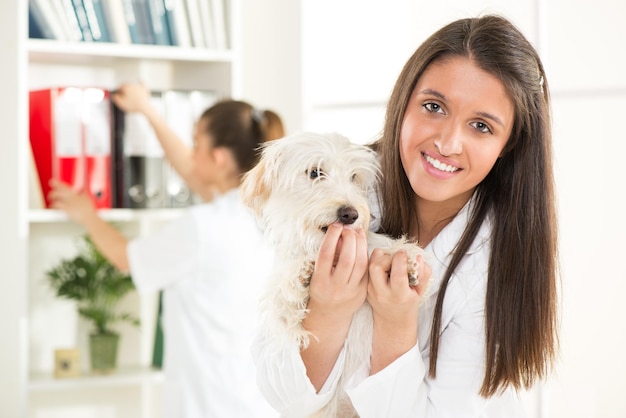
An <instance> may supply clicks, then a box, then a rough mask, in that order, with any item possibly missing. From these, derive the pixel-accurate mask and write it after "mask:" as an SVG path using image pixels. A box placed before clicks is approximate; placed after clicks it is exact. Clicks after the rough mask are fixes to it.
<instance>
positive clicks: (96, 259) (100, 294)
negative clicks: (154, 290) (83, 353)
mask: <svg viewBox="0 0 626 418" xmlns="http://www.w3.org/2000/svg"><path fill="white" fill-rule="evenodd" d="M46 276H47V278H48V281H49V284H50V286H51V287H52V288H53V289H54V290H55V291H56V295H57V296H58V297H60V298H64V299H71V300H74V301H76V302H77V305H78V313H79V314H80V315H81V316H82V317H83V318H86V319H87V320H89V321H91V322H92V324H93V332H92V333H91V334H90V336H89V352H90V360H91V369H92V371H94V372H99V373H107V372H110V371H113V370H115V368H116V367H117V347H118V345H119V334H118V333H117V332H115V331H114V330H113V328H112V325H114V324H116V323H118V322H122V321H127V322H130V323H132V324H134V325H138V324H139V320H138V319H137V318H135V317H134V316H133V315H131V314H129V313H119V312H117V310H116V306H117V304H118V302H119V301H120V300H121V299H122V297H124V296H125V295H126V294H127V293H128V292H130V291H131V290H133V289H134V284H133V282H132V280H131V277H130V276H129V275H128V274H125V273H122V272H120V271H119V270H117V269H116V268H115V267H114V266H113V265H112V264H111V263H110V262H109V261H108V260H107V259H106V258H104V256H103V255H102V254H101V253H100V252H99V251H98V250H97V248H96V247H95V246H94V244H93V242H92V241H91V240H90V239H89V238H88V237H87V236H85V237H83V242H82V245H81V248H80V252H79V254H78V255H77V256H76V257H74V258H73V259H63V260H61V262H60V263H59V264H58V265H57V266H56V267H54V268H52V269H51V270H49V271H47V272H46Z"/></svg>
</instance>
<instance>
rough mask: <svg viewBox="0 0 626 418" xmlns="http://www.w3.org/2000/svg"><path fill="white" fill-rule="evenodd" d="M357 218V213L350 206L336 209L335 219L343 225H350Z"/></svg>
mask: <svg viewBox="0 0 626 418" xmlns="http://www.w3.org/2000/svg"><path fill="white" fill-rule="evenodd" d="M358 218H359V212H357V211H356V209H354V208H353V207H352V206H342V207H340V208H339V209H337V219H338V220H339V222H341V223H342V224H344V225H351V224H353V223H354V222H355V221H356V220H357V219H358Z"/></svg>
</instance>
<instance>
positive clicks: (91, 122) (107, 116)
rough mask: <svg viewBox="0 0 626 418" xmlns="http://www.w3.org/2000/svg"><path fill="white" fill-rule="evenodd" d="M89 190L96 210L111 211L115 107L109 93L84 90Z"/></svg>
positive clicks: (87, 183) (86, 171)
mask: <svg viewBox="0 0 626 418" xmlns="http://www.w3.org/2000/svg"><path fill="white" fill-rule="evenodd" d="M83 125H84V129H83V132H84V150H85V152H84V155H85V173H86V184H85V190H86V191H87V192H88V193H89V194H90V195H91V199H92V200H93V201H94V202H96V207H100V208H110V207H111V203H112V190H111V187H112V185H111V105H110V98H109V92H108V91H107V90H103V89H98V88H86V89H84V90H83Z"/></svg>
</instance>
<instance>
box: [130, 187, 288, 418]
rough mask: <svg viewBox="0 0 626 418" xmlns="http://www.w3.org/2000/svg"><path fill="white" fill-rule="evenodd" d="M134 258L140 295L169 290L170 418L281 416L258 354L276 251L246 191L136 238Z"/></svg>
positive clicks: (166, 336) (166, 405) (166, 324)
mask: <svg viewBox="0 0 626 418" xmlns="http://www.w3.org/2000/svg"><path fill="white" fill-rule="evenodd" d="M128 257H129V262H130V270H131V274H132V278H133V281H134V283H135V285H136V286H137V289H138V290H139V291H140V292H149V291H155V290H159V289H162V290H164V292H163V330H164V359H163V370H164V376H165V379H164V388H163V389H164V390H163V397H164V399H163V408H164V410H163V413H162V416H163V417H164V418H236V417H242V418H243V417H245V418H249V417H269V416H274V417H276V416H278V414H277V413H276V412H274V411H273V410H272V409H271V407H270V406H269V405H268V404H267V402H266V401H265V400H264V399H263V397H262V395H261V394H260V392H259V390H258V389H257V386H256V382H255V369H254V364H253V362H252V356H251V353H250V347H251V342H252V340H253V338H254V335H255V334H256V331H257V329H258V328H257V323H256V320H257V318H258V299H259V296H260V295H261V292H262V290H263V288H264V286H265V281H266V280H267V277H268V274H269V272H270V269H271V266H272V263H273V258H274V256H273V249H272V248H271V247H270V246H268V245H267V244H266V243H265V241H264V239H263V236H262V233H261V231H260V230H259V228H258V227H257V224H256V222H255V220H254V218H253V216H252V215H251V214H250V213H249V212H248V209H247V208H245V207H244V206H243V204H242V203H241V202H240V198H239V192H238V190H237V189H235V190H232V191H230V192H228V193H227V194H225V195H223V196H219V197H217V198H215V199H214V200H213V201H212V202H210V203H206V204H202V205H198V206H195V207H192V208H190V209H189V210H188V213H186V214H185V215H184V216H182V217H181V218H180V219H177V220H175V221H173V222H171V223H170V224H169V225H166V226H165V227H163V228H161V229H160V230H159V231H157V232H156V233H155V234H151V235H148V236H144V237H139V238H137V239H135V240H132V241H131V242H130V244H129V246H128Z"/></svg>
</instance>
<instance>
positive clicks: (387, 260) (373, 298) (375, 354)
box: [367, 249, 431, 374]
mask: <svg viewBox="0 0 626 418" xmlns="http://www.w3.org/2000/svg"><path fill="white" fill-rule="evenodd" d="M417 261H418V264H419V270H418V274H419V275H418V277H419V283H418V284H417V285H416V286H409V284H408V269H407V264H408V263H407V254H406V252H404V251H399V252H397V253H395V254H393V255H390V254H387V253H386V252H384V251H383V250H381V249H375V250H374V251H373V252H372V255H371V257H370V263H369V284H368V289H367V300H368V302H369V304H370V305H371V306H372V311H373V316H374V341H373V345H372V359H371V360H372V362H371V370H370V373H371V374H374V373H377V372H378V371H380V370H382V369H383V368H385V367H386V366H388V365H389V364H391V363H392V362H393V361H394V360H396V359H397V358H398V357H400V356H401V355H402V354H404V353H406V352H407V351H409V350H410V349H411V348H412V347H413V346H414V345H415V344H416V343H417V323H418V322H417V320H418V309H419V305H420V302H421V299H422V296H423V295H424V292H425V291H426V287H427V285H428V281H429V280H430V275H431V269H430V266H429V265H428V264H426V263H425V262H424V260H423V258H422V257H421V256H418V259H417Z"/></svg>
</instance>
